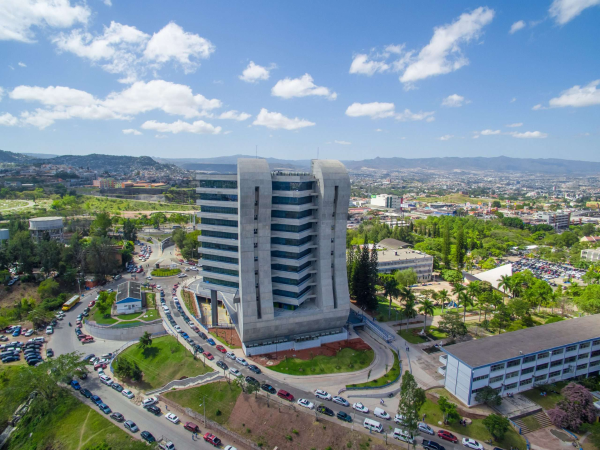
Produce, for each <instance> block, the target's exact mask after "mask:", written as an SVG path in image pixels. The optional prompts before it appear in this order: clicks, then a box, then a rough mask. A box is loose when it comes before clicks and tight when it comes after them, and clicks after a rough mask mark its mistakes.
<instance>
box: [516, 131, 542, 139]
mask: <svg viewBox="0 0 600 450" xmlns="http://www.w3.org/2000/svg"><path fill="white" fill-rule="evenodd" d="M508 134H510V135H511V136H512V137H515V138H520V139H545V138H547V137H548V134H547V133H542V132H541V131H525V132H523V133H517V132H516V131H513V132H512V133H508Z"/></svg>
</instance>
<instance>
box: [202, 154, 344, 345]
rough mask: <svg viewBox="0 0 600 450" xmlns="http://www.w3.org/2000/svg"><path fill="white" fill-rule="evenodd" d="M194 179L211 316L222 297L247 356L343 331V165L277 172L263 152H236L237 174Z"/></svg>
mask: <svg viewBox="0 0 600 450" xmlns="http://www.w3.org/2000/svg"><path fill="white" fill-rule="evenodd" d="M198 179H199V188H198V189H197V192H198V194H199V196H200V199H199V200H198V201H197V202H198V204H199V205H200V212H199V213H198V217H199V219H200V223H199V224H198V225H197V226H196V228H197V229H199V230H201V235H200V236H199V238H198V240H199V241H200V247H199V250H198V252H199V255H200V261H199V262H200V264H201V265H202V268H201V272H200V274H201V275H202V281H201V282H200V283H199V284H198V289H208V290H210V296H211V304H212V317H211V319H212V320H211V323H213V324H214V323H217V322H218V321H219V318H218V309H217V302H218V300H221V299H222V301H223V303H224V306H225V307H226V308H227V311H228V313H229V316H230V318H231V320H232V322H233V323H234V325H235V327H236V330H237V332H238V334H239V336H240V339H241V340H242V344H243V348H244V351H245V353H246V354H248V355H251V354H260V353H268V352H271V351H276V350H285V349H302V348H310V347H316V346H319V345H321V344H322V343H327V342H334V341H338V340H342V339H345V338H346V337H347V334H346V330H345V328H344V324H345V323H346V321H347V319H348V314H349V310H350V297H349V293H348V280H347V275H346V221H347V218H348V202H349V199H350V179H349V176H348V173H347V171H346V168H345V167H344V165H343V164H342V163H340V162H339V161H331V160H314V161H312V165H311V171H310V172H282V171H275V172H272V171H271V170H270V169H269V165H268V163H267V161H266V160H264V159H239V160H238V163H237V173H236V174H229V175H204V174H202V175H199V176H198ZM218 293H220V294H221V295H219V296H218V295H217V294H218Z"/></svg>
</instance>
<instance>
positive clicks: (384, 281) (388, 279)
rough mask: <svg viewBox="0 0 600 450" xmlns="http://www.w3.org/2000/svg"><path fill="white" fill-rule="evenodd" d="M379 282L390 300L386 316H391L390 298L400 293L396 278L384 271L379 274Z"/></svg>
mask: <svg viewBox="0 0 600 450" xmlns="http://www.w3.org/2000/svg"><path fill="white" fill-rule="evenodd" d="M379 282H380V283H381V286H382V287H383V291H384V294H385V296H386V297H387V298H388V299H389V300H390V306H389V309H388V313H389V314H388V318H389V319H391V318H392V298H397V297H398V296H399V295H400V288H399V287H398V280H396V278H394V276H393V275H391V274H388V273H385V274H383V273H382V274H379Z"/></svg>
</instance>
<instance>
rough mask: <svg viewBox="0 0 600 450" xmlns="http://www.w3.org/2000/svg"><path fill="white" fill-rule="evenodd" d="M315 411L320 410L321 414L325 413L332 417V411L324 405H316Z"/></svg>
mask: <svg viewBox="0 0 600 450" xmlns="http://www.w3.org/2000/svg"><path fill="white" fill-rule="evenodd" d="M317 411H318V412H320V413H321V414H325V415H326V416H331V417H333V411H332V410H331V409H329V408H328V407H327V406H325V405H319V406H317Z"/></svg>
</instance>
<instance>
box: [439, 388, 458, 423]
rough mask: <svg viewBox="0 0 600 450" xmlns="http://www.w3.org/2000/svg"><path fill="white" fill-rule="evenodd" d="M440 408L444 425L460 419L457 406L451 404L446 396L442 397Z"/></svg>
mask: <svg viewBox="0 0 600 450" xmlns="http://www.w3.org/2000/svg"><path fill="white" fill-rule="evenodd" d="M438 406H439V408H440V411H441V413H442V419H443V422H444V423H452V422H455V421H457V420H458V419H460V415H459V414H458V408H457V406H456V404H454V403H452V402H449V401H448V399H447V398H446V396H445V395H440V398H439V399H438Z"/></svg>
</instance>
